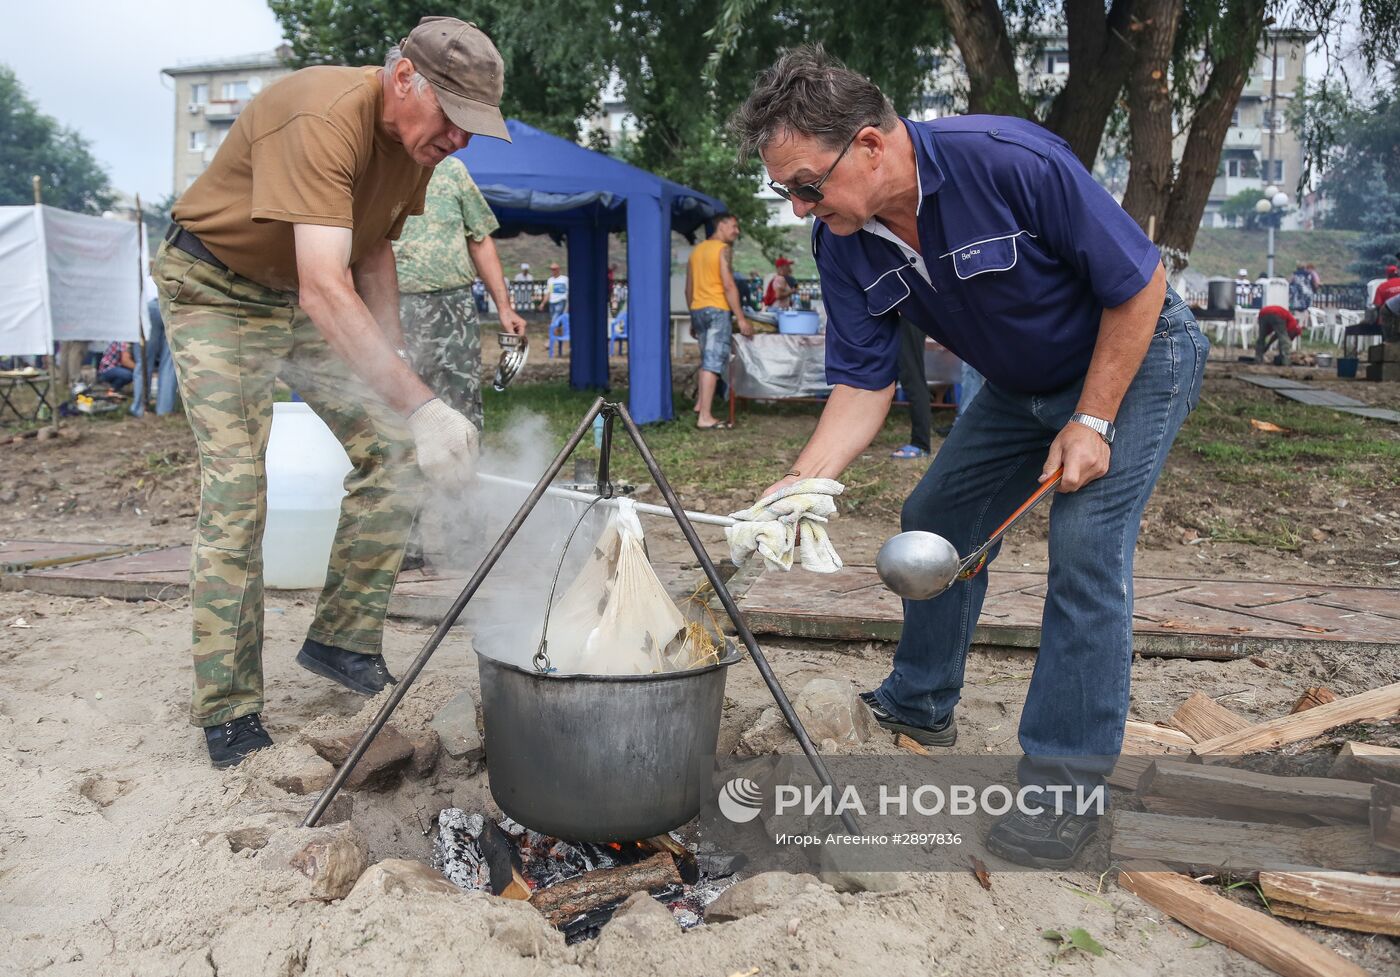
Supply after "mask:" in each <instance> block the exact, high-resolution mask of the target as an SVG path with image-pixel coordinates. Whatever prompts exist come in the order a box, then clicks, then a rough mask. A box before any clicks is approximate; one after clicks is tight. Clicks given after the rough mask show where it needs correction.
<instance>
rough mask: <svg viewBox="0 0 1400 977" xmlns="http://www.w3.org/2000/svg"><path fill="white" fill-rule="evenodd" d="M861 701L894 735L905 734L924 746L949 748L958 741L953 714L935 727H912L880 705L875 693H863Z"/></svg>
mask: <svg viewBox="0 0 1400 977" xmlns="http://www.w3.org/2000/svg"><path fill="white" fill-rule="evenodd" d="M860 701H861V702H864V703H865V704H866V705H867V706H869V707H870V711H871V713H873V714H874V716H875V721H876V722H877V723H879V724H880V725H881V726H883V727H885V728H886V729H888V730H889V731H890V732H893V733H903V734H904V735H905V736H907V737H909V738H910V739H911V740H913V741H914V742H916V743H919V744H921V745H923V746H942V747H948V746H952V745H953V744H954V743H956V742H957V741H958V724H957V722H956V721H955V720H954V718H953V716H952V714H951V713H949V715H948V718H947V719H945V720H943V722H941V723H939V724H937V725H935V726H911V725H910V724H908V723H902V722H900V721H899V720H898V719H896V718H894V716H892V715H890V712H889V710H888V709H886V708H885V707H884V706H882V705H880V700H879V699H877V698H875V693H874V692H862V693H861V694H860Z"/></svg>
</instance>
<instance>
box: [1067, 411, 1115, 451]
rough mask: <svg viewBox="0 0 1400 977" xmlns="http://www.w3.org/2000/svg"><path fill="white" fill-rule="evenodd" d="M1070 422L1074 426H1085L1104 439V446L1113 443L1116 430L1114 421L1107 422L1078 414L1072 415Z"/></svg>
mask: <svg viewBox="0 0 1400 977" xmlns="http://www.w3.org/2000/svg"><path fill="white" fill-rule="evenodd" d="M1070 422H1071V423H1074V424H1083V425H1084V426H1085V427H1087V428H1088V429H1089V430H1091V431H1093V432H1094V433H1095V434H1097V435H1098V436H1099V437H1101V438H1103V440H1104V444H1112V443H1113V435H1114V429H1113V422H1112V421H1109V420H1105V419H1104V418H1102V417H1095V416H1094V415H1093V414H1080V413H1076V414H1071V415H1070Z"/></svg>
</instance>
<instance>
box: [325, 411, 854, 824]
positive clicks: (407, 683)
mask: <svg viewBox="0 0 1400 977" xmlns="http://www.w3.org/2000/svg"><path fill="white" fill-rule="evenodd" d="M599 414H602V415H603V432H602V447H601V449H600V451H599V456H598V484H597V492H598V494H599V495H600V496H603V497H604V498H607V497H610V496H611V495H612V483H611V478H610V474H609V467H610V463H611V459H612V443H613V424H614V422H615V421H616V420H618V419H619V418H620V419H621V420H622V426H623V428H624V429H625V430H626V431H627V436H628V437H629V438H631V439H632V443H633V444H634V445H635V446H636V448H637V453H638V454H640V455H641V457H642V462H643V463H644V464H645V465H646V467H647V471H648V472H649V473H650V474H651V478H652V481H654V482H655V483H656V487H657V488H658V489H660V490H661V494H662V496H663V497H665V499H666V505H667V506H669V507H670V510H671V514H672V515H673V516H675V519H676V522H677V523H678V524H679V525H680V527H681V532H682V533H683V534H684V535H685V539H686V542H688V543H689V544H690V548H691V550H693V551H694V553H695V558H696V559H697V560H699V561H700V566H701V567H702V568H704V570H705V576H706V578H707V579H708V580H709V581H710V586H711V587H713V588H714V591H715V593H716V594H717V595H718V596H719V599H720V603H722V604H723V605H724V610H725V613H727V614H728V615H729V619H730V621H732V622H733V624H734V628H735V630H736V631H737V632H738V635H739V640H741V641H742V642H743V643H744V647H745V648H747V649H748V652H749V656H750V657H751V658H752V659H753V662H754V664H755V665H756V666H758V672H759V674H760V675H761V676H762V677H763V681H764V684H766V685H767V686H768V691H769V692H771V693H772V695H773V699H774V701H775V702H777V704H778V709H779V710H781V711H782V714H783V718H784V719H786V720H787V724H788V726H789V727H791V729H792V732H793V734H794V735H795V736H796V737H797V742H798V744H799V745H800V746H801V747H802V752H803V753H804V754H806V756H807V760H808V761H809V762H810V763H811V765H812V770H813V771H814V772H815V773H816V775H817V778H818V779H819V780H821V782H822V785H823V786H825V787H829V788H831V791H832V793H833V795H837V796H839V794H840V791H838V790H837V789H836V784H835V782H834V781H833V780H832V779H831V774H830V772H829V771H828V770H827V769H826V764H825V763H824V762H823V761H822V758H821V755H820V754H819V753H817V750H816V747H814V746H813V745H812V739H811V737H810V736H808V735H807V730H806V729H805V728H804V727H803V725H802V720H801V719H799V718H798V716H797V713H796V711H795V710H794V709H793V707H792V703H791V702H790V701H789V700H788V697H787V693H786V692H784V691H783V688H782V686H781V685H779V684H778V679H777V676H775V675H774V674H773V669H772V668H771V667H770V666H769V664H768V659H767V658H765V657H764V655H763V652H762V651H761V650H760V649H759V647H758V642H757V641H756V640H754V636H753V632H752V631H750V630H749V626H748V624H747V622H745V620H744V616H743V614H742V613H740V611H739V607H738V605H737V604H736V603H735V602H734V597H733V595H732V594H730V593H729V588H728V587H727V586H725V583H724V581H723V580H722V579H720V575H719V571H718V570H716V569H715V564H714V561H713V560H711V559H710V555H709V553H707V552H705V547H704V546H703V545H702V544H701V542H700V537H699V536H698V535H696V532H695V527H694V526H693V525H691V522H690V519H689V517H688V516H687V515H686V512H685V510H684V509H683V508H682V507H681V504H680V500H679V499H677V498H676V493H675V491H674V490H673V489H672V488H671V483H670V482H669V481H667V479H666V475H665V473H664V472H662V471H661V467H660V466H659V465H657V463H656V458H655V457H654V456H653V455H652V453H651V449H650V448H648V447H647V443H646V441H645V439H643V437H642V432H641V430H640V429H639V428H638V427H637V424H636V422H635V421H633V420H632V415H631V414H629V413H628V412H627V408H626V407H625V406H624V405H622V404H620V403H609V402H607V401H605V400H604V399H603V398H602V397H599V398H598V399H597V400H595V401H594V402H593V406H592V407H590V408H589V409H588V412H587V413H586V414H585V415H584V417H583V420H581V421H580V422H579V425H578V427H577V428H575V429H574V433H573V434H572V435H570V437H569V440H568V441H567V442H566V443H565V445H564V447H563V448H562V449H560V451H559V454H557V455H555V456H554V460H553V461H551V462H550V463H549V467H548V468H546V469H545V472H544V474H543V475H542V476H540V480H539V481H538V482H537V483H536V484H535V487H534V488H533V489H531V491H530V494H529V495H528V496H526V498H525V501H524V503H522V504H521V506H520V508H519V509H518V510H517V511H516V513H515V515H514V516H513V517H512V518H511V521H510V523H509V524H508V525H507V526H506V528H505V530H504V531H503V532H502V533H501V536H500V538H499V539H497V540H496V543H495V545H494V546H492V547H491V550H490V552H488V553H487V554H486V556H485V557H484V558H483V559H482V561H481V564H480V565H479V566H478V567H477V568H476V572H474V573H473V574H472V576H471V579H470V580H469V581H467V585H466V587H464V588H463V589H462V592H461V593H460V594H458V595H457V599H456V600H454V601H453V602H452V606H451V607H450V608H448V611H447V614H446V615H444V617H443V619H442V621H441V622H440V623H439V624H438V626H437V628H436V630H434V631H433V633H432V635H431V636H429V638H428V640H427V642H426V643H425V644H424V645H423V650H422V651H420V652H418V657H416V658H414V659H413V663H412V664H411V665H409V666H408V670H407V671H406V672H404V674H403V677H402V678H400V679H399V684H398V685H396V686H395V687H394V691H393V692H392V693H390V695H389V698H388V700H386V701H385V703H384V705H383V706H382V707H381V708H380V710H379V713H378V714H377V715H376V716H375V717H374V720H373V722H371V723H370V724H369V728H368V729H366V730H365V733H364V735H363V736H361V737H360V741H359V742H358V743H356V744H355V748H354V749H353V750H351V751H350V755H349V756H347V757H346V758H345V762H344V763H343V764H341V766H340V769H339V770H337V771H336V774H335V776H334V777H333V778H332V779H331V782H330V784H329V785H328V786H327V787H326V789H325V790H324V791H322V792H321V796H320V797H318V798H316V803H315V804H313V805H312V806H311V810H310V811H309V812H308V813H307V815H306V818H305V819H304V820H303V821H302V823H301V824H302V827H304V828H311V827H315V826H316V823H317V822H318V821H320V820H321V816H322V815H323V814H325V812H326V808H327V807H328V806H329V805H330V803H331V801H332V800H333V799H334V798H335V795H336V794H337V793H339V791H340V788H341V787H342V786H344V784H345V781H346V779H348V778H349V776H350V774H351V773H352V772H353V771H354V769H355V765H356V764H358V763H359V762H360V759H361V758H362V757H363V756H364V755H365V751H366V750H368V749H369V745H370V744H371V743H373V742H374V738H375V737H376V736H378V735H379V731H380V730H382V729H383V728H384V724H385V723H386V722H387V721H388V719H389V717H390V716H391V715H393V712H394V710H395V709H397V708H398V705H399V703H400V702H402V701H403V697H404V696H405V695H407V694H408V690H409V688H410V687H412V685H413V683H414V681H415V680H416V679H417V678H418V675H419V673H421V672H422V671H423V668H424V666H425V665H427V664H428V659H429V658H432V657H433V652H435V651H437V649H438V645H440V644H442V641H443V639H444V638H446V637H447V633H448V631H450V630H451V628H452V626H453V625H454V624H456V623H457V619H458V618H459V617H460V616H461V614H462V611H463V610H464V609H465V608H466V606H467V603H468V602H469V601H470V600H471V599H472V597H474V596H475V595H476V592H477V590H478V589H479V588H480V587H481V585H482V583H483V582H484V581H485V580H486V577H487V575H488V574H489V573H490V572H491V570H492V569H493V568H494V567H495V565H496V561H497V560H499V559H500V557H501V554H502V553H504V552H505V549H506V547H507V546H509V545H510V543H511V540H513V539H514V538H515V535H516V534H517V533H518V532H519V531H520V527H521V526H523V525H524V524H525V520H526V518H528V517H529V515H530V513H531V512H532V511H534V508H535V506H536V505H538V504H539V501H540V499H541V498H542V497H543V496H544V494H545V492H546V491H547V490H548V489H549V486H550V483H551V482H553V481H554V479H555V477H556V476H557V475H558V474H559V472H560V470H561V469H563V467H564V463H565V462H566V461H568V460H569V457H570V456H571V455H572V454H573V453H574V451H575V450H577V449H578V446H579V444H580V442H582V441H583V439H584V437H585V436H586V435H587V434H588V432H589V430H590V428H591V427H592V426H593V421H594V419H595V418H596V417H597V416H598V415H599ZM488 767H489V759H488ZM841 821H842V824H843V825H844V826H845V828H846V830H847V831H848V832H849V833H851V834H858V833H859V828H858V826H857V824H856V820H855V817H854V816H853V815H852V814H851V813H850V812H843V813H842V814H841Z"/></svg>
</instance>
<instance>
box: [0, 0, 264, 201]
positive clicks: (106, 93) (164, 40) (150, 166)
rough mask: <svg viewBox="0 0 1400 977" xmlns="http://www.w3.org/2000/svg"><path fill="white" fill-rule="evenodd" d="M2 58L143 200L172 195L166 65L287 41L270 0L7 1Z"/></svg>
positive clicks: (119, 183)
mask: <svg viewBox="0 0 1400 977" xmlns="http://www.w3.org/2000/svg"><path fill="white" fill-rule="evenodd" d="M4 7H5V13H4V33H5V43H4V44H3V45H0V62H3V63H5V64H7V65H9V66H10V67H11V68H12V69H14V71H15V73H16V74H17V75H18V76H19V80H20V83H21V84H22V85H23V86H24V88H25V90H26V91H28V93H29V97H30V98H31V99H33V100H34V101H35V102H37V103H38V104H39V108H40V110H41V111H43V112H45V113H46V114H48V115H51V116H53V117H54V118H56V119H58V121H59V122H61V123H63V124H64V125H66V126H69V127H70V128H73V129H77V130H78V132H80V133H82V135H83V136H85V137H86V138H87V139H88V141H89V143H91V145H92V150H93V154H94V155H95V156H96V157H97V159H98V161H99V162H101V163H102V164H103V165H104V166H105V167H106V168H107V172H108V173H109V174H111V177H112V184H113V186H115V187H116V188H117V189H119V190H122V191H124V192H126V193H128V194H131V193H136V192H138V191H139V192H140V194H141V197H142V199H143V200H152V201H155V200H161V199H163V198H164V197H165V195H166V194H168V193H169V192H170V189H171V184H170V180H171V158H172V153H173V150H172V148H171V140H172V139H173V138H174V136H173V133H174V125H175V122H174V119H175V96H174V94H173V92H172V91H171V88H170V85H171V81H170V79H169V78H168V77H166V76H164V75H162V74H161V73H160V70H161V69H162V68H169V67H171V66H173V65H176V64H179V63H181V62H187V61H204V60H208V59H211V58H225V57H230V56H233V55H239V54H252V53H254V52H258V51H270V50H272V49H273V48H275V47H276V46H277V45H278V44H280V43H281V41H282V31H281V28H280V27H279V26H278V24H277V19H276V18H275V17H273V16H272V12H271V11H270V10H268V9H267V4H266V2H265V0H135V2H132V0H125V2H123V0H117V2H113V0H31V2H29V3H24V4H21V3H18V2H15V3H10V2H6V3H4Z"/></svg>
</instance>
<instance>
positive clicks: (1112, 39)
mask: <svg viewBox="0 0 1400 977" xmlns="http://www.w3.org/2000/svg"><path fill="white" fill-rule="evenodd" d="M1135 7H1136V2H1135V0H1113V4H1112V5H1111V6H1110V7H1109V8H1108V10H1107V11H1105V10H1104V5H1103V0H1065V4H1064V8H1065V25H1066V27H1067V29H1068V34H1069V76H1068V77H1067V78H1066V79H1065V87H1064V88H1062V89H1060V91H1059V92H1058V93H1057V94H1056V95H1055V100H1054V101H1053V102H1051V104H1050V111H1049V113H1048V114H1047V115H1046V117H1045V126H1046V128H1047V129H1050V130H1051V131H1052V132H1055V133H1058V134H1059V135H1060V136H1061V137H1062V138H1063V139H1064V140H1065V141H1066V142H1068V143H1069V145H1070V148H1071V149H1073V150H1074V155H1076V156H1078V157H1079V159H1080V162H1082V163H1083V164H1084V165H1085V166H1087V167H1089V168H1090V169H1092V168H1093V166H1094V159H1095V157H1096V156H1098V153H1099V145H1100V144H1101V143H1102V142H1103V133H1104V128H1105V127H1106V126H1107V124H1108V117H1109V114H1110V113H1112V111H1113V106H1114V104H1115V102H1117V100H1118V93H1119V92H1121V91H1122V90H1123V84H1124V82H1126V81H1127V79H1128V71H1129V69H1130V68H1131V67H1132V63H1133V51H1134V46H1135V45H1134V39H1135V35H1134V26H1135V25H1134V22H1133V13H1134V10H1135Z"/></svg>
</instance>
